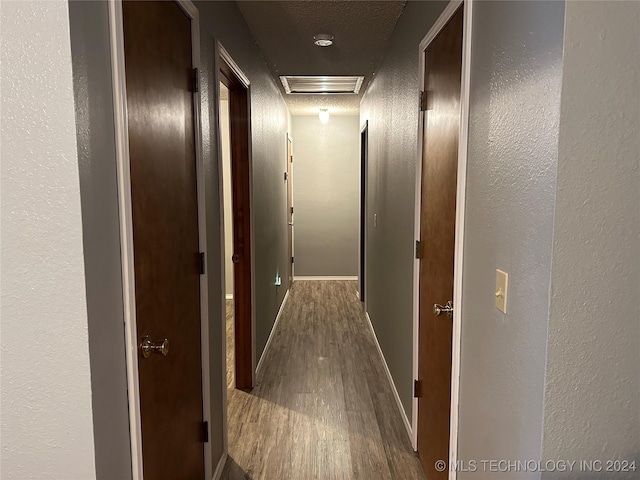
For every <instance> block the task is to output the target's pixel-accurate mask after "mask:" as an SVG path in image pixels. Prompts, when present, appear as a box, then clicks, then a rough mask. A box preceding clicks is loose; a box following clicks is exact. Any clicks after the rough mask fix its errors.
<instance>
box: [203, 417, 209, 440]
mask: <svg viewBox="0 0 640 480" xmlns="http://www.w3.org/2000/svg"><path fill="white" fill-rule="evenodd" d="M202 441H203V442H204V443H207V442H208V441H209V422H207V421H206V420H205V421H204V422H202Z"/></svg>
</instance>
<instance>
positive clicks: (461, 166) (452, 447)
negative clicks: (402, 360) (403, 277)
mask: <svg viewBox="0 0 640 480" xmlns="http://www.w3.org/2000/svg"><path fill="white" fill-rule="evenodd" d="M474 1H475V0H465V1H464V2H463V1H462V0H450V2H449V3H448V4H447V6H446V7H445V9H444V10H443V12H442V13H441V15H440V17H438V19H437V20H436V22H435V23H434V25H433V26H432V27H431V29H430V30H429V32H428V33H427V35H426V36H425V37H424V38H423V40H422V41H421V42H420V47H419V50H418V59H419V67H418V68H419V70H418V71H419V72H420V83H419V85H420V89H421V90H424V87H425V50H426V49H427V48H428V47H429V45H430V44H431V42H432V41H433V40H434V39H435V38H436V36H437V35H438V33H440V31H441V30H442V29H443V28H444V27H445V26H446V24H447V23H448V21H449V20H450V19H451V17H453V15H454V14H455V13H456V11H457V10H458V8H459V7H460V6H461V5H462V8H464V25H463V33H462V82H461V85H462V86H461V90H462V91H461V94H460V134H459V143H458V173H457V189H456V227H455V247H454V250H455V260H454V286H453V308H454V314H453V337H452V342H451V347H452V359H451V360H452V365H451V416H450V425H451V427H450V435H449V439H450V440H449V465H455V462H456V460H457V458H458V403H459V397H460V345H461V322H462V268H463V260H464V258H463V257H464V250H463V246H464V215H465V194H466V183H467V174H466V172H467V143H468V132H469V87H470V66H471V38H472V37H471V26H472V23H473V22H472V20H473V3H474ZM416 102H417V99H416ZM423 128H424V115H423V113H422V112H421V113H420V120H419V122H418V156H417V159H416V188H415V192H416V197H415V217H414V239H415V240H419V239H420V225H421V215H422V211H421V198H422V154H423V136H422V132H423ZM419 280H420V260H419V259H416V258H415V255H414V261H413V378H414V379H417V378H418V349H419V343H418V338H419V337H418V331H419V330H418V329H419V321H420V310H419V302H420V290H419V288H420V287H419ZM411 410H412V418H411V430H412V431H411V443H412V446H413V449H414V450H417V445H418V399H417V398H413V401H412V408H411ZM449 479H450V480H455V479H456V472H455V471H452V470H451V469H450V470H449Z"/></svg>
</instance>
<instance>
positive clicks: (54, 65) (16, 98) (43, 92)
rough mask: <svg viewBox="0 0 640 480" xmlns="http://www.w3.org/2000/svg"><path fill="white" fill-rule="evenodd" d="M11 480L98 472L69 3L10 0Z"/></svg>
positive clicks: (5, 247) (3, 13) (6, 270)
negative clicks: (93, 421)
mask: <svg viewBox="0 0 640 480" xmlns="http://www.w3.org/2000/svg"><path fill="white" fill-rule="evenodd" d="M0 21H1V22H2V35H1V37H0V38H1V45H2V47H1V48H0V52H1V59H0V62H1V63H2V71H1V81H0V82H1V83H0V84H1V89H2V106H1V111H2V133H1V138H0V143H1V144H2V165H1V169H2V187H1V188H2V224H1V227H0V228H1V230H2V250H1V261H2V287H1V288H2V307H1V308H2V343H1V345H2V348H1V350H2V391H1V403H2V411H1V413H0V424H1V428H2V467H1V468H2V478H3V479H6V480H22V479H27V478H47V479H52V480H69V479H83V480H85V479H86V480H91V479H94V478H96V463H95V457H94V430H93V424H92V404H91V401H92V398H91V393H92V392H91V378H90V374H91V372H90V368H89V336H88V331H87V297H86V293H85V292H86V291H85V272H84V267H85V264H84V258H83V245H82V216H81V215H82V214H81V210H80V203H81V200H80V188H79V176H78V152H77V150H76V137H75V106H74V99H73V83H72V70H71V66H72V61H71V48H70V41H69V10H68V5H67V3H66V2H1V3H0Z"/></svg>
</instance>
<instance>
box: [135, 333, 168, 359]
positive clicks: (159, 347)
mask: <svg viewBox="0 0 640 480" xmlns="http://www.w3.org/2000/svg"><path fill="white" fill-rule="evenodd" d="M140 351H141V352H142V356H143V357H144V358H149V357H150V356H151V354H152V353H157V354H159V355H164V356H165V357H166V356H167V355H168V354H169V340H168V339H166V338H165V339H164V340H163V341H162V342H157V343H153V341H151V338H149V335H145V337H144V338H143V339H142V343H140Z"/></svg>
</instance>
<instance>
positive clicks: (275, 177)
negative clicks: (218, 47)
mask: <svg viewBox="0 0 640 480" xmlns="http://www.w3.org/2000/svg"><path fill="white" fill-rule="evenodd" d="M196 6H197V8H198V10H199V11H200V48H201V52H200V56H201V62H202V63H201V74H200V81H201V99H202V130H203V133H202V140H203V155H204V161H205V196H206V204H207V212H206V213H207V242H208V245H207V248H208V251H209V258H208V260H207V271H208V272H209V296H208V302H209V310H210V312H211V315H212V324H211V328H210V350H211V365H210V370H211V379H210V381H211V392H210V393H211V399H212V405H211V408H212V419H211V432H212V435H211V448H212V457H213V458H212V459H213V465H214V468H215V465H216V463H217V462H218V460H219V458H220V455H221V453H222V449H223V445H222V428H223V424H222V413H223V412H222V408H221V401H222V394H223V390H222V389H223V388H225V385H226V382H225V379H224V378H223V376H222V368H223V365H222V362H223V357H222V354H221V352H222V351H223V328H224V317H222V318H221V315H222V308H223V305H221V303H220V302H221V294H222V293H223V292H224V288H225V287H224V278H223V277H222V275H221V272H222V265H221V262H222V259H221V256H220V255H219V252H221V241H222V238H221V232H220V221H221V212H220V201H219V198H220V196H219V194H220V192H219V169H218V166H219V161H221V159H219V158H218V155H217V151H218V129H217V128H218V127H217V125H218V119H217V113H216V111H217V108H216V107H217V104H218V99H217V97H216V96H217V88H218V82H217V77H216V72H215V69H214V56H215V51H214V47H215V41H216V40H219V41H220V42H221V43H222V44H223V45H224V47H225V48H226V49H227V51H228V52H229V53H230V54H231V56H232V57H233V59H234V60H235V62H236V63H237V64H238V65H239V66H240V68H241V69H242V70H243V72H244V73H245V74H246V75H247V77H249V80H250V81H251V130H252V149H253V152H252V155H253V209H254V210H253V215H254V218H255V230H254V235H255V276H256V288H255V298H256V337H257V338H256V341H257V347H256V349H257V352H256V353H257V355H258V357H260V354H261V352H262V350H263V349H264V345H265V343H266V341H267V338H268V337H269V333H270V332H271V328H272V327H273V322H274V321H275V318H276V315H277V312H278V308H279V307H280V304H281V303H282V300H283V299H284V294H285V292H286V290H287V288H288V281H289V279H288V278H287V275H286V272H287V257H288V252H287V228H288V227H287V216H286V209H287V197H286V183H285V182H284V176H283V174H284V172H285V170H286V160H287V159H286V157H287V152H286V132H287V125H288V123H287V122H288V111H287V108H286V106H285V103H284V101H283V100H282V96H281V95H280V91H279V90H278V86H277V85H276V84H275V81H274V80H273V78H272V77H271V75H270V74H269V71H268V70H267V67H266V65H265V63H264V60H263V59H262V56H261V54H260V50H259V49H258V47H257V46H256V45H255V43H254V41H253V38H252V36H251V32H250V31H249V29H248V28H247V26H246V24H245V22H244V20H243V18H242V15H240V12H239V11H238V7H237V6H236V4H235V2H206V1H205V2H196ZM276 274H280V275H282V286H281V287H276V286H275V277H276ZM225 413H226V412H225Z"/></svg>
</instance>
